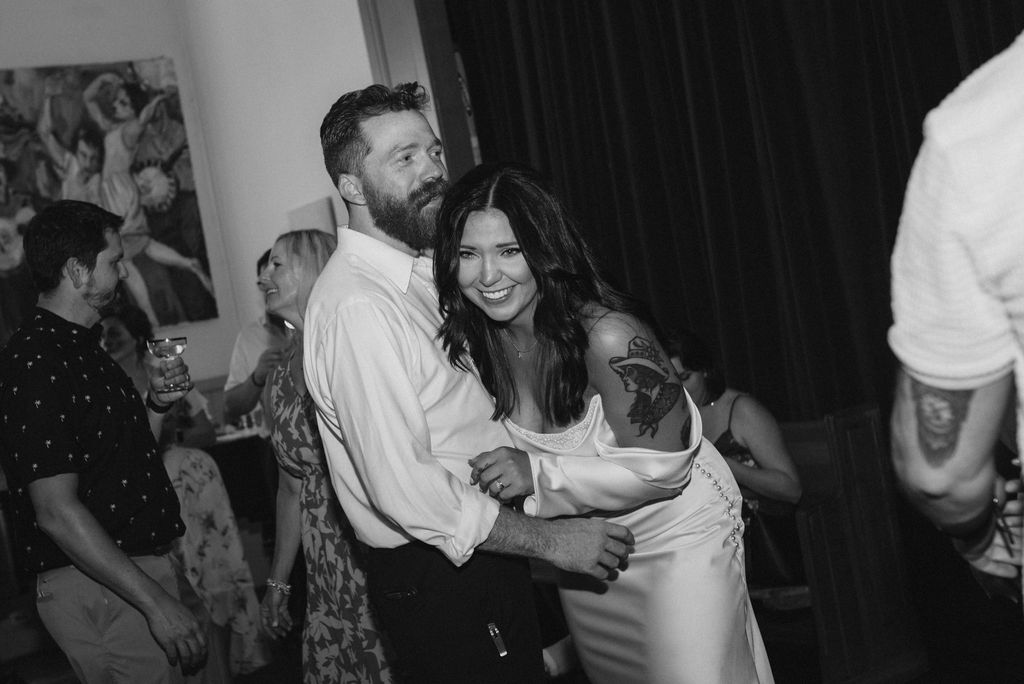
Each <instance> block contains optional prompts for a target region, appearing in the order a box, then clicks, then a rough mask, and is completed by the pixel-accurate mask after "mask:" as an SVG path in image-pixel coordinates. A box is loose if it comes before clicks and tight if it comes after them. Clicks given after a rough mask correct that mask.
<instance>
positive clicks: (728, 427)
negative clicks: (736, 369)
mask: <svg viewBox="0 0 1024 684" xmlns="http://www.w3.org/2000/svg"><path fill="white" fill-rule="evenodd" d="M744 396H746V395H744V394H737V395H736V396H735V397H733V398H732V403H731V404H729V422H728V423H726V424H725V429H726V430H727V431H729V432H732V412H733V411H735V410H736V402H737V401H739V400H740V399H742V398H743V397H744Z"/></svg>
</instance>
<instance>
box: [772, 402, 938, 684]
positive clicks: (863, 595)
mask: <svg viewBox="0 0 1024 684" xmlns="http://www.w3.org/2000/svg"><path fill="white" fill-rule="evenodd" d="M782 428H783V436H784V439H785V440H786V444H787V447H788V448H789V450H790V454H791V456H792V457H793V459H794V461H796V466H797V469H798V471H799V472H800V477H801V480H802V482H803V485H804V497H803V498H802V499H801V501H800V504H799V506H798V507H797V514H796V518H797V530H798V533H799V535H800V547H801V554H802V556H803V561H804V569H805V572H806V574H807V581H808V585H809V586H810V590H811V605H812V610H813V611H814V619H815V625H816V629H817V636H818V650H819V659H820V663H821V671H822V681H823V682H824V683H825V684H838V683H843V684H846V683H853V682H859V683H868V682H906V681H910V680H912V679H914V678H915V677H917V676H918V675H921V674H923V673H924V672H926V671H927V666H928V663H927V656H926V653H925V649H924V645H923V642H922V640H921V636H920V632H919V630H918V626H917V619H916V615H915V613H914V610H913V608H912V606H911V604H910V599H909V594H908V591H907V584H906V571H905V560H904V547H903V543H902V541H901V535H900V530H899V527H898V522H897V516H896V501H895V497H896V495H897V493H896V485H895V479H894V477H893V474H892V466H891V463H890V460H889V456H888V448H887V444H888V442H887V441H886V439H885V433H884V432H883V430H882V424H881V419H880V416H879V411H878V408H877V407H874V406H866V407H857V408H852V409H848V410H844V411H840V412H837V413H834V414H830V415H828V416H826V417H825V419H824V420H821V421H811V422H803V423H786V424H783V426H782Z"/></svg>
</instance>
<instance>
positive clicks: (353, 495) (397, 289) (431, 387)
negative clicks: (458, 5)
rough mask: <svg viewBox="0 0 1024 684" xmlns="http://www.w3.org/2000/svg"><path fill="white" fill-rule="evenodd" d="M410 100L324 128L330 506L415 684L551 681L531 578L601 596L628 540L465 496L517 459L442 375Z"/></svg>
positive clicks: (608, 529) (437, 186)
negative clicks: (596, 584) (349, 534)
mask: <svg viewBox="0 0 1024 684" xmlns="http://www.w3.org/2000/svg"><path fill="white" fill-rule="evenodd" d="M426 101H427V96H426V93H425V92H424V90H423V88H422V87H421V86H419V85H418V84H415V83H412V84H401V85H398V86H396V87H395V88H394V89H391V88H388V87H386V86H382V85H374V86H370V87H368V88H366V89H364V90H359V91H353V92H350V93H347V94H345V95H343V96H342V97H341V98H340V99H339V100H338V101H337V102H336V103H335V104H334V106H333V107H332V108H331V110H330V112H329V113H328V114H327V116H326V117H325V119H324V122H323V125H322V126H321V131H320V137H321V143H322V146H323V149H324V160H325V162H326V165H327V169H328V173H329V174H330V176H331V180H332V182H334V183H335V185H336V186H337V188H338V191H339V192H340V194H341V196H342V198H343V199H344V200H345V203H346V206H347V208H348V213H349V228H348V229H343V230H340V231H339V234H338V249H337V251H336V252H335V253H334V255H333V256H332V257H331V259H330V261H329V262H328V264H327V266H326V268H325V269H324V271H323V273H322V274H321V276H320V279H319V280H318V281H317V284H316V285H315V287H314V288H313V291H312V293H311V295H310V299H309V305H308V308H307V310H306V318H305V338H304V347H305V358H304V370H305V376H306V385H307V389H308V391H309V394H310V395H311V396H312V398H313V400H314V401H315V403H316V407H317V417H318V423H319V427H320V435H321V437H322V439H323V443H324V449H325V452H326V455H327V461H328V464H329V468H330V471H331V475H332V480H333V484H334V488H335V491H336V493H337V495H338V498H339V500H340V501H341V504H342V506H343V508H344V509H345V513H346V514H347V515H348V517H349V520H350V521H351V523H352V526H353V528H354V530H355V533H356V536H357V537H358V538H359V539H360V540H361V541H362V542H364V543H365V544H366V545H367V546H368V547H369V553H368V564H367V576H368V582H369V591H370V596H371V599H372V600H373V601H374V604H375V608H376V609H377V616H378V618H379V619H380V621H381V622H382V624H383V627H384V629H385V630H386V631H387V632H388V634H389V636H390V640H391V643H392V644H393V646H394V647H395V651H396V656H397V659H398V662H397V663H393V665H394V666H395V667H396V669H397V670H398V673H399V677H400V678H402V679H404V680H408V681H444V682H467V683H468V682H481V681H487V682H508V683H509V684H523V683H525V682H541V681H544V678H545V676H544V669H543V664H542V660H541V647H540V637H539V633H538V628H537V624H536V614H535V610H534V607H533V602H532V596H531V583H530V574H529V568H528V565H527V563H526V562H525V560H523V559H518V558H512V557H510V556H534V557H540V558H544V559H546V560H548V561H550V562H552V563H553V564H554V565H556V566H558V567H561V568H563V569H568V570H573V571H577V572H588V573H590V574H592V575H594V576H595V577H599V578H605V577H607V576H608V575H609V574H610V573H612V572H613V571H615V570H616V569H617V568H619V567H620V565H622V564H623V561H624V559H625V558H626V556H628V554H629V553H630V552H631V550H632V549H631V544H632V541H633V540H632V535H631V534H630V532H629V531H628V530H627V529H626V528H624V527H622V526H620V525H615V524H613V523H607V522H603V521H597V520H578V519H574V520H557V521H545V520H537V519H531V518H527V517H526V516H524V515H522V514H520V513H518V512H516V511H514V510H512V509H511V508H509V507H507V506H502V505H501V504H499V503H498V502H497V501H495V500H494V499H492V498H491V497H489V496H488V495H487V494H485V493H483V492H481V491H479V490H478V489H477V488H476V487H474V486H473V485H471V484H470V471H471V469H470V466H469V464H468V461H469V459H470V458H472V457H474V456H476V455H477V454H478V453H480V452H481V451H484V450H487V449H491V448H493V447H494V446H495V445H496V444H511V440H510V439H509V436H508V434H507V433H506V432H505V430H504V428H502V427H501V425H500V424H498V423H495V422H493V421H491V420H490V415H491V412H492V410H493V405H492V403H491V400H490V397H489V396H488V394H487V392H486V390H485V389H484V388H483V386H482V385H481V384H480V382H479V379H478V378H477V377H476V376H475V375H474V374H471V373H462V372H459V371H456V370H455V369H453V368H452V367H451V365H450V364H449V363H448V359H447V355H446V354H445V353H444V351H443V350H442V348H441V346H440V344H439V342H438V340H437V331H438V327H439V326H440V323H441V317H440V313H439V311H438V301H437V291H436V288H435V287H434V281H433V272H432V259H431V258H430V257H429V256H427V255H425V254H424V253H423V251H424V250H425V249H429V248H430V246H431V245H432V243H433V236H434V216H435V213H436V211H437V208H438V206H439V205H440V200H441V195H442V193H443V191H444V190H445V187H446V185H447V176H448V174H447V170H446V169H445V166H444V164H443V162H442V160H441V143H440V141H439V140H438V139H437V136H436V135H435V134H434V132H433V130H432V129H431V127H430V125H429V124H428V123H427V120H426V118H425V117H424V116H423V114H422V113H421V112H422V110H423V108H424V107H425V106H426Z"/></svg>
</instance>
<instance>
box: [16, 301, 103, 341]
mask: <svg viewBox="0 0 1024 684" xmlns="http://www.w3.org/2000/svg"><path fill="white" fill-rule="evenodd" d="M32 323H33V325H34V327H35V328H36V329H38V330H44V329H50V330H53V331H54V332H56V333H59V334H60V335H67V336H68V337H67V339H68V340H73V341H74V342H76V343H82V344H86V345H89V346H94V345H97V344H99V341H100V338H101V337H102V336H103V326H102V325H101V324H99V323H97V324H96V325H94V326H92V327H91V328H86V327H85V326H84V325H78V324H77V323H72V322H71V321H69V320H68V319H66V318H64V317H63V316H58V315H57V314H55V313H53V312H52V311H50V310H48V309H44V308H42V307H38V306H37V307H36V310H35V317H34V318H33V319H32Z"/></svg>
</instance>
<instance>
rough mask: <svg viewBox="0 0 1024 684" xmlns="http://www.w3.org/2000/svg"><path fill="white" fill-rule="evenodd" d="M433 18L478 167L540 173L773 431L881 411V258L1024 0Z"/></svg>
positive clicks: (462, 9)
mask: <svg viewBox="0 0 1024 684" xmlns="http://www.w3.org/2000/svg"><path fill="white" fill-rule="evenodd" d="M447 9H448V15H449V22H450V26H451V30H452V36H453V38H454V41H455V44H456V47H457V49H458V50H459V51H460V53H461V55H462V58H463V61H464V64H465V70H466V76H467V82H468V83H467V85H468V89H469V93H470V97H471V101H472V106H473V108H474V120H475V125H476V127H477V131H478V135H479V143H480V148H481V152H482V156H483V158H484V160H485V161H497V160H515V161H520V162H523V163H527V164H530V165H532V166H534V167H536V168H538V169H540V170H541V171H543V172H544V173H546V174H547V175H548V176H549V177H550V178H551V180H552V182H553V184H554V186H555V188H556V190H557V191H558V192H559V193H560V195H561V196H562V197H563V198H564V199H565V200H566V202H567V204H568V205H569V206H570V208H571V209H572V211H573V213H574V214H575V215H576V217H577V218H578V219H579V221H580V223H581V225H582V227H583V228H584V231H585V232H586V234H587V239H589V240H591V241H592V242H593V245H594V246H595V248H596V251H597V252H598V253H599V255H600V256H601V257H602V260H603V263H604V264H605V265H606V267H607V268H608V270H609V273H610V274H611V275H612V277H613V279H615V280H616V281H617V282H619V283H620V284H621V285H622V286H623V287H625V288H626V289H628V290H630V291H631V292H632V293H633V294H635V295H637V296H638V297H641V298H643V299H646V300H647V301H648V302H649V303H650V305H651V307H652V309H653V310H654V312H655V314H656V316H657V317H658V320H659V322H660V323H661V325H662V326H663V327H664V328H666V329H667V330H668V331H671V330H672V329H673V328H674V327H676V326H680V325H682V326H687V327H690V328H691V329H693V330H695V331H696V332H698V333H699V334H700V335H701V336H702V337H704V338H705V339H706V340H707V341H708V342H709V343H710V344H711V345H713V347H714V348H716V349H717V350H719V352H720V357H721V362H722V366H723V368H724V369H725V371H726V375H727V378H728V380H729V384H730V385H731V386H734V387H737V388H740V389H743V390H747V391H750V392H752V393H754V394H755V395H757V396H758V397H759V398H761V399H762V400H763V401H764V402H765V403H766V404H767V405H768V406H769V407H770V408H771V409H772V410H773V411H774V412H775V413H776V415H777V417H779V418H780V419H782V420H793V419H805V418H817V417H820V416H821V415H824V414H825V413H828V412H830V411H833V410H835V409H838V408H841V407H844V406H849V405H852V404H857V403H860V402H864V401H870V402H876V403H878V404H880V405H881V406H882V407H883V408H887V407H888V405H889V402H890V398H889V394H890V391H891V384H892V375H893V370H894V368H895V362H894V360H893V358H892V356H891V354H890V352H889V351H888V347H887V345H886V340H885V335H886V331H887V329H888V326H889V324H890V323H891V313H890V308H889V254H890V251H891V249H892V244H893V240H894V237H895V233H896V227H897V223H898V220H899V214H900V209H901V205H902V200H903V191H904V187H905V185H906V181H907V178H908V176H909V174H910V169H911V166H912V164H913V161H914V157H915V155H916V153H917V149H918V147H919V145H920V143H921V130H922V129H921V126H922V122H923V119H924V116H925V115H926V113H927V112H928V111H929V110H930V109H931V108H933V107H935V106H936V105H937V104H938V103H939V102H940V101H941V99H942V98H943V96H945V95H946V94H947V93H948V92H949V91H951V90H952V89H953V88H954V87H955V86H956V85H957V83H958V82H960V81H961V80H962V79H963V78H964V77H965V76H966V75H967V74H969V73H970V72H971V71H972V70H973V69H974V68H976V67H977V66H978V65H980V64H981V63H983V62H984V61H985V60H987V59H988V58H989V57H991V56H992V55H994V54H995V53H997V52H998V51H1000V50H1002V49H1003V48H1005V47H1006V46H1008V45H1009V44H1010V43H1011V42H1012V40H1013V38H1014V36H1015V35H1016V34H1017V33H1018V32H1019V31H1020V30H1021V29H1022V28H1024V0H1022V1H1010V0H1004V1H999V2H997V1H993V2H982V1H979V0H962V1H955V2H954V1H949V2H937V1H936V2H909V1H908V2H901V1H898V0H878V1H874V2H870V1H859V2H858V1H854V0H815V2H808V1H806V0H774V1H767V0H762V1H752V0H731V1H730V0H688V1H686V2H681V1H680V2H671V1H668V0H643V1H623V0H489V1H488V2H480V1H479V0H447ZM1022 79H1024V77H1022ZM1022 84H1024V80H1022ZM1022 87H1024V86H1022Z"/></svg>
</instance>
